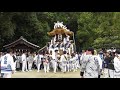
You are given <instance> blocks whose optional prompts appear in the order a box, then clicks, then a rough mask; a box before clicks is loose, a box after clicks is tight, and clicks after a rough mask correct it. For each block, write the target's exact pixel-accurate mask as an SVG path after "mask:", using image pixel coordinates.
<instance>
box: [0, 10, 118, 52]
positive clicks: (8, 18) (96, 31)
mask: <svg viewBox="0 0 120 90" xmlns="http://www.w3.org/2000/svg"><path fill="white" fill-rule="evenodd" d="M57 21H62V22H63V23H64V24H65V25H66V26H67V27H68V28H69V29H70V30H71V31H73V32H74V34H75V41H76V42H75V43H76V46H77V50H78V51H79V50H80V49H86V48H88V47H90V46H92V47H95V48H96V49H99V48H102V47H104V48H110V47H117V48H119V47H120V38H119V37H120V25H119V24H120V12H0V49H1V48H2V46H3V45H5V44H9V43H11V42H13V41H14V40H16V39H18V38H19V37H20V36H23V37H25V38H26V39H27V40H29V41H30V42H32V43H35V44H37V45H39V46H40V47H43V46H44V45H46V42H48V41H50V39H51V37H50V36H48V35H47V32H49V31H52V30H53V26H54V22H57Z"/></svg>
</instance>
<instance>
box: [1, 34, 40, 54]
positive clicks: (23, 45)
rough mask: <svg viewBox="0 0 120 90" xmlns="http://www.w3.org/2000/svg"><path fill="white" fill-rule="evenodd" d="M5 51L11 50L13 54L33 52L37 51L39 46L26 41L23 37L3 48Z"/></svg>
mask: <svg viewBox="0 0 120 90" xmlns="http://www.w3.org/2000/svg"><path fill="white" fill-rule="evenodd" d="M3 48H5V49H12V50H13V51H14V52H23V51H27V52H33V51H36V50H39V48H40V47H39V46H37V45H35V44H33V43H31V42H29V41H27V40H26V39H25V38H23V36H21V37H20V38H19V39H18V40H16V41H14V42H12V43H10V44H8V45H5V46H3Z"/></svg>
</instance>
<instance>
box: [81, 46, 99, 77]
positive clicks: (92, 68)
mask: <svg viewBox="0 0 120 90" xmlns="http://www.w3.org/2000/svg"><path fill="white" fill-rule="evenodd" d="M83 59H84V60H83V62H82V65H81V72H80V76H81V78H99V72H100V64H99V60H98V58H97V57H95V56H94V49H93V48H88V50H87V52H86V55H85V56H84V58H83Z"/></svg>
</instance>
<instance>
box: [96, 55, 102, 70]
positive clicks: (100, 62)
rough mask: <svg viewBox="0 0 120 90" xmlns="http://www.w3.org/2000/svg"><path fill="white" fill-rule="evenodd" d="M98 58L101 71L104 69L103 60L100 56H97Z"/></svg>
mask: <svg viewBox="0 0 120 90" xmlns="http://www.w3.org/2000/svg"><path fill="white" fill-rule="evenodd" d="M97 57H98V62H99V65H100V69H102V59H101V58H100V57H99V56H97Z"/></svg>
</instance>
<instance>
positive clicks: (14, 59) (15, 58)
mask: <svg viewBox="0 0 120 90" xmlns="http://www.w3.org/2000/svg"><path fill="white" fill-rule="evenodd" d="M12 56H13V61H14V66H15V72H16V66H17V65H16V64H17V57H16V52H14V53H13V54H12Z"/></svg>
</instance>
